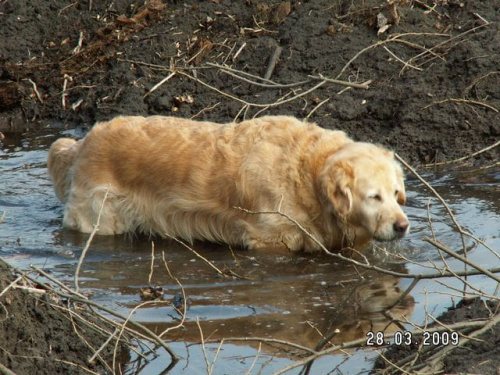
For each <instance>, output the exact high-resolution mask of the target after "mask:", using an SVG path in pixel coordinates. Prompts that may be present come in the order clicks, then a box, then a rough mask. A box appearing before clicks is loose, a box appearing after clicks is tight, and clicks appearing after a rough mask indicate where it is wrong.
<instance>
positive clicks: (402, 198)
mask: <svg viewBox="0 0 500 375" xmlns="http://www.w3.org/2000/svg"><path fill="white" fill-rule="evenodd" d="M394 162H395V163H396V174H397V178H398V185H399V189H398V194H397V196H396V199H397V201H398V203H399V204H400V205H402V206H404V205H405V204H406V191H405V176H404V174H403V169H402V168H401V165H400V164H399V163H398V162H396V161H394Z"/></svg>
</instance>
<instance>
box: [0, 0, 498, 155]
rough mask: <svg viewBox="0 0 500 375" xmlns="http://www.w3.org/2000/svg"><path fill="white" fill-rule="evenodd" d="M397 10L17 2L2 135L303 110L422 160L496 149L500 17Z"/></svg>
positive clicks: (1, 93)
mask: <svg viewBox="0 0 500 375" xmlns="http://www.w3.org/2000/svg"><path fill="white" fill-rule="evenodd" d="M389 3H390V2H389ZM392 3H393V4H394V5H393V6H390V5H388V2H385V1H374V0H372V1H363V2H351V1H340V0H339V1H333V2H332V1H329V0H320V1H301V2H299V1H292V2H286V1H285V2H272V3H268V2H257V1H252V0H248V1H230V0H212V1H204V2H197V1H185V2H176V1H168V2H162V1H160V0H149V1H147V2H146V3H145V4H144V2H142V1H141V2H136V1H130V0H118V1H113V2H92V1H91V2H79V1H77V2H71V1H69V0H55V1H51V2H44V1H24V2H23V1H21V2H16V4H14V3H12V2H2V3H0V20H1V21H2V25H3V26H2V30H0V34H1V37H2V41H3V43H4V44H3V45H4V47H3V48H2V50H1V51H0V64H1V70H0V86H1V87H2V89H0V97H2V100H0V102H2V105H1V108H0V111H3V112H0V131H4V132H6V131H9V130H11V131H12V130H22V129H24V128H25V127H26V126H32V125H33V124H34V123H37V124H39V125H40V126H47V125H52V126H54V124H59V123H61V122H62V123H63V124H64V125H66V126H74V125H75V124H84V125H86V126H90V125H91V124H93V123H94V121H96V120H105V119H109V118H111V117H113V116H115V115H117V114H142V115H147V114H163V115H176V116H183V117H197V118H206V119H210V120H215V121H222V122H227V121H231V120H233V119H242V118H243V117H245V116H246V117H251V116H256V115H264V114H290V115H294V116H297V117H301V118H304V117H307V118H309V119H310V120H312V121H316V122H318V123H319V124H320V125H322V126H324V127H330V128H339V129H343V130H346V131H347V132H348V133H349V134H350V135H351V136H352V137H353V138H355V139H357V140H364V141H375V142H378V143H382V144H385V145H386V146H389V147H392V148H394V149H395V150H396V151H397V152H399V153H400V154H401V155H402V156H404V157H405V158H407V159H408V160H409V161H413V162H414V161H422V162H433V161H440V160H443V159H450V158H454V157H459V156H463V155H466V154H469V153H471V152H473V151H477V150H480V149H482V148H484V147H486V146H489V145H491V144H493V143H494V142H496V141H497V140H498V137H499V136H500V125H499V114H498V107H499V106H500V90H498V87H500V74H499V72H498V56H499V50H500V43H499V29H498V28H499V26H498V21H499V18H500V12H499V5H498V4H497V3H496V2H481V1H467V2H459V1H455V0H454V1H430V0H427V1H414V2H408V1H404V0H399V1H393V2H392ZM273 57H277V59H273ZM266 72H268V75H269V79H263V78H262V77H264V76H265V75H266ZM331 79H338V80H341V81H345V82H348V83H358V84H363V83H367V82H369V85H368V86H369V89H368V90H366V89H362V88H355V87H352V86H344V85H339V84H337V83H335V82H333V81H332V80H331ZM161 82H163V83H162V84H161V85H158V84H159V83H161ZM26 121H27V125H26ZM498 156H499V152H498V148H497V149H496V150H493V151H491V152H489V153H488V154H484V155H483V157H484V158H491V159H493V160H496V159H498Z"/></svg>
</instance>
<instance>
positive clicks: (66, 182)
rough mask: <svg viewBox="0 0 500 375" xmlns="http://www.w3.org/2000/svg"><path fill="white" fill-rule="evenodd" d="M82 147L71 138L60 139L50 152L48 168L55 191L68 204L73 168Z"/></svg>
mask: <svg viewBox="0 0 500 375" xmlns="http://www.w3.org/2000/svg"><path fill="white" fill-rule="evenodd" d="M79 146H80V142H77V141H75V140H73V139H70V138H59V139H58V140H57V141H55V142H54V143H53V144H52V146H51V147H50V150H49V157H48V160H47V168H48V170H49V174H50V178H51V179H52V181H53V183H54V190H55V192H56V195H57V197H58V198H59V199H60V200H61V202H63V203H66V202H67V200H68V194H69V190H70V187H71V179H72V178H71V167H72V166H73V163H74V160H75V156H76V153H77V151H78V148H79Z"/></svg>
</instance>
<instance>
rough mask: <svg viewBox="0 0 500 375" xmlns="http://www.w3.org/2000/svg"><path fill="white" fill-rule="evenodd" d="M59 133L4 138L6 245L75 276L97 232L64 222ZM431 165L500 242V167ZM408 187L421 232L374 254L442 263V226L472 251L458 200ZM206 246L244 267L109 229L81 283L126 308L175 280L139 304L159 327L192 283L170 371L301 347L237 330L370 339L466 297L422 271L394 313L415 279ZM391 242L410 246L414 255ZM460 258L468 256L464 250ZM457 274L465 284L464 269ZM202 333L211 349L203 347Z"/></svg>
mask: <svg viewBox="0 0 500 375" xmlns="http://www.w3.org/2000/svg"><path fill="white" fill-rule="evenodd" d="M68 133H69V134H70V135H71V132H66V134H68ZM55 138H56V137H55V136H54V135H53V133H52V134H50V135H49V134H47V135H40V134H38V135H37V136H33V137H30V136H24V137H22V138H9V136H8V135H7V138H6V139H5V140H4V144H3V146H2V148H1V150H0V216H2V215H3V222H2V224H1V225H0V257H2V258H3V259H5V260H7V261H8V262H10V263H11V264H13V265H15V266H17V267H20V268H28V266H29V264H35V265H37V266H39V267H41V268H44V269H47V270H49V271H50V272H51V273H52V274H53V275H55V276H56V277H57V278H58V279H60V280H62V281H64V282H67V283H69V284H71V283H72V282H73V275H74V271H75V267H76V263H77V260H78V258H79V256H80V254H81V251H82V248H83V246H84V245H85V242H86V240H87V236H86V235H82V234H79V233H75V232H72V231H67V230H64V229H62V228H61V216H62V206H61V204H60V203H59V202H58V201H57V199H56V198H55V196H54V193H53V191H52V187H51V184H50V181H49V178H48V175H47V171H46V156H47V150H48V147H49V145H50V143H51V142H52V141H53V140H54V139H55ZM424 177H425V178H426V179H427V180H428V181H429V182H430V183H431V184H432V185H433V186H434V187H435V188H436V189H437V190H438V192H439V193H440V194H442V196H443V197H444V198H445V199H446V202H447V203H448V204H449V206H450V208H451V209H452V210H453V212H454V214H455V215H456V218H457V220H458V221H459V222H460V224H461V225H462V226H463V227H464V228H465V229H467V230H468V231H470V232H472V233H474V234H475V235H476V236H477V237H479V238H480V239H482V240H484V241H486V242H488V243H489V245H490V246H492V247H493V248H497V249H498V248H500V233H499V229H498V228H500V199H499V198H500V187H499V186H500V168H498V167H497V168H496V169H494V168H490V169H485V170H473V169H472V168H471V169H464V168H463V167H462V168H461V170H457V171H450V170H449V168H448V169H447V170H436V171H427V172H425V176H424ZM407 190H408V197H409V202H410V204H409V205H408V207H407V208H405V210H406V212H407V213H408V215H409V217H410V220H411V222H412V231H411V234H410V235H409V236H408V237H407V238H406V239H404V240H403V241H401V242H399V243H397V244H395V245H392V246H391V247H389V248H386V247H385V246H386V245H383V246H382V245H380V246H376V247H375V248H374V249H371V250H370V251H368V253H367V256H368V257H369V258H370V261H371V262H372V263H373V264H376V265H378V266H381V267H384V268H387V269H390V270H393V271H396V272H399V273H419V272H429V270H428V269H426V268H425V267H423V266H422V265H432V264H433V262H439V261H440V256H439V254H438V253H437V252H436V250H435V249H434V248H433V247H432V246H431V245H429V244H427V243H425V242H423V241H422V240H421V239H422V237H424V236H432V231H431V229H430V228H431V227H432V230H433V231H434V234H435V235H436V237H438V238H439V239H440V240H441V241H442V242H444V243H446V244H447V246H449V247H450V248H453V249H458V250H459V249H461V248H462V244H461V239H460V236H459V235H458V234H457V232H456V230H455V229H454V227H453V223H452V221H451V220H450V218H449V216H448V214H447V212H446V210H445V209H444V208H443V207H442V206H441V205H440V204H439V203H438V202H437V200H436V199H435V198H434V197H432V196H431V195H430V194H429V192H428V191H427V190H426V189H425V187H423V186H422V185H421V184H420V183H419V182H418V181H416V180H415V179H412V178H411V176H409V179H408V181H407ZM152 242H154V251H152ZM467 246H468V248H469V253H468V256H469V258H470V259H472V260H473V261H475V262H477V263H478V264H480V265H484V266H486V267H489V266H491V264H497V263H498V258H497V257H496V256H495V254H492V253H491V252H488V251H486V250H484V248H482V247H478V246H476V245H474V242H473V241H472V240H470V239H467ZM194 248H195V249H196V251H197V252H199V253H200V254H201V255H202V256H203V257H205V258H207V259H209V260H210V262H212V263H213V265H215V266H216V267H217V268H219V269H220V270H223V271H224V272H225V273H227V274H229V273H230V274H231V275H232V277H222V276H221V275H219V274H218V273H217V272H215V271H214V269H213V268H212V267H211V266H209V265H208V264H207V263H206V262H204V261H203V260H202V259H201V258H199V257H198V256H196V255H195V254H194V253H193V252H191V251H189V250H188V249H186V248H185V247H183V246H181V245H180V244H177V243H175V242H171V241H165V240H161V239H149V238H138V237H132V236H129V237H123V236H120V237H100V236H97V237H96V238H95V239H94V241H93V243H92V246H91V249H90V251H89V253H88V254H87V256H86V259H85V263H84V267H83V269H82V272H81V275H80V287H81V288H83V289H84V290H85V291H86V292H87V293H91V295H92V299H94V300H95V301H97V302H99V303H102V304H104V305H106V306H108V307H109V306H111V307H112V308H113V309H115V310H117V311H120V312H122V313H124V314H126V315H127V314H129V313H130V311H131V310H132V309H133V308H134V307H136V306H138V305H139V304H141V303H142V302H143V300H142V299H141V289H143V288H146V287H148V286H149V285H156V286H161V287H163V290H164V295H163V302H161V301H160V302H157V303H151V304H148V305H146V306H145V307H143V308H139V309H138V310H137V311H136V313H135V315H134V319H136V320H137V321H140V322H142V323H144V324H145V325H147V326H148V327H149V328H151V329H153V330H154V331H155V332H158V333H159V332H164V331H165V330H167V329H169V328H170V327H173V326H176V325H178V324H179V322H180V319H181V317H182V316H181V314H180V313H179V310H178V309H176V307H175V306H174V305H175V304H174V303H172V301H174V302H175V301H178V300H179V298H180V296H181V295H182V293H183V292H184V293H185V294H186V297H187V302H186V303H187V305H188V310H187V314H186V321H185V322H183V326H182V327H181V328H179V329H176V330H172V331H171V332H169V333H168V336H167V337H168V339H169V340H171V341H172V347H173V349H174V350H175V351H176V352H177V353H178V354H179V355H180V356H181V357H182V360H181V362H180V363H179V364H177V365H176V366H175V367H174V368H173V369H172V370H171V372H170V373H178V374H192V373H206V371H207V370H206V366H207V363H208V365H210V364H211V363H212V361H213V365H214V368H215V370H214V371H215V373H221V374H222V373H231V374H235V373H245V372H247V371H248V370H249V369H252V372H251V373H258V372H259V371H262V373H272V372H273V371H276V370H279V369H281V368H283V367H285V366H286V365H288V364H290V363H293V361H294V360H296V359H297V358H298V357H297V353H298V351H297V350H294V348H292V347H289V346H286V345H285V346H284V345H280V344H278V343H277V342H275V343H270V344H266V345H264V346H261V345H260V344H259V343H258V342H241V341H231V340H230V338H243V337H247V338H248V337H260V338H265V339H270V340H284V341H289V342H293V343H295V344H299V345H302V346H306V347H309V348H314V347H316V345H318V343H319V342H321V341H322V340H323V339H325V337H327V338H328V339H329V341H330V343H333V344H336V343H341V342H346V341H350V340H353V339H357V338H362V337H365V335H366V333H367V332H368V331H379V330H383V329H386V330H388V331H396V330H400V329H402V328H408V327H402V326H400V325H399V326H398V325H397V324H395V323H391V319H392V318H402V317H406V319H408V320H410V321H412V322H414V323H416V324H421V323H422V322H423V321H424V319H425V312H424V310H425V309H432V310H433V311H434V312H435V313H436V314H438V313H439V312H440V311H443V310H444V309H445V308H446V307H448V306H449V305H450V304H451V301H452V300H453V296H452V295H451V294H448V295H447V296H446V297H445V298H443V295H442V293H443V290H445V289H446V288H445V287H444V286H442V285H441V284H438V283H435V282H434V281H432V280H428V281H422V282H421V283H419V285H418V287H417V288H415V289H414V290H413V291H412V293H411V294H410V295H408V296H407V297H405V298H403V299H402V301H400V303H398V304H397V305H396V306H395V307H394V308H392V309H391V310H390V313H389V314H388V313H386V311H385V310H386V308H387V306H391V305H392V304H393V303H394V302H395V301H396V300H397V299H398V298H399V297H400V296H401V293H402V291H403V290H404V289H405V288H406V287H407V286H408V285H409V284H410V282H411V280H409V279H406V278H403V279H399V278H397V277H394V276H390V275H382V274H380V273H375V272H373V271H369V270H365V269H362V268H359V267H358V268H355V267H353V266H352V265H349V264H346V263H343V262H339V261H337V260H334V259H332V258H329V257H327V256H323V255H314V256H305V255H301V254H298V255H297V254H295V255H294V254H268V253H264V252H255V251H244V250H235V251H233V250H231V249H229V248H228V247H227V246H222V245H214V244H205V243H196V244H195V245H194ZM391 252H396V253H398V254H403V255H404V256H405V258H406V259H407V260H406V261H405V260H402V259H401V258H400V257H397V256H394V255H391ZM152 254H153V256H154V262H152ZM163 257H164V259H165V261H166V264H167V265H168V270H167V267H166V265H165V264H164V262H163ZM449 263H450V265H451V267H453V266H454V265H456V266H457V267H458V266H460V265H459V264H458V263H456V262H455V261H454V260H452V259H451V260H449ZM168 271H170V272H171V273H172V275H173V276H174V277H175V278H177V279H178V281H179V282H176V281H175V280H174V279H172V277H170V276H169V272H168ZM150 278H151V280H149V279H150ZM476 279H477V283H478V285H479V286H480V287H481V288H482V289H484V290H486V291H491V292H493V290H494V288H495V285H494V283H493V282H492V281H490V280H487V279H485V278H476ZM448 283H449V284H450V285H454V284H453V280H448ZM431 291H434V292H435V294H432V293H430V292H431ZM457 298H458V297H457ZM181 305H182V303H181V304H180V305H179V306H181ZM198 321H199V324H198ZM200 328H201V331H202V332H200ZM336 330H338V332H337V333H335V332H336ZM332 333H335V334H332ZM202 334H203V337H204V339H205V340H206V341H207V343H206V345H205V347H202V346H201V345H199V343H200V337H201V336H200V335H202ZM222 339H224V340H225V343H224V345H223V347H222V349H220V348H219V343H218V342H215V341H217V340H222ZM203 349H205V351H204V350H203ZM219 349H220V350H219ZM375 355H376V353H374V352H372V351H370V350H350V351H347V352H344V353H340V354H335V355H330V356H327V357H324V358H322V359H320V360H318V361H317V363H315V367H314V368H315V371H318V372H325V373H326V372H329V371H333V370H334V369H335V368H336V367H337V366H338V369H339V370H341V371H342V373H351V374H357V373H359V372H361V371H363V370H368V369H370V368H371V365H372V363H371V361H370V359H371V358H373V357H374V356H375ZM145 359H148V360H149V361H145ZM166 364H168V357H167V356H166V355H162V354H161V353H160V354H159V355H158V356H157V355H156V354H155V355H154V354H152V353H143V354H142V356H135V357H134V359H133V361H132V363H131V364H130V367H129V372H130V373H139V372H140V373H142V374H146V373H147V374H155V373H158V374H159V373H162V371H164V370H165V368H166V366H167V365H166ZM297 372H298V371H296V373H297Z"/></svg>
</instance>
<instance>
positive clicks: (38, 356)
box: [0, 260, 128, 375]
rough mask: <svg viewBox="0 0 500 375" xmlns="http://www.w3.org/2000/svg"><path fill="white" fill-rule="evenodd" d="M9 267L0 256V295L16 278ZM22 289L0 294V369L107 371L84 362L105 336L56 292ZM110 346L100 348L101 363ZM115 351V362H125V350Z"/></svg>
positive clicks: (108, 358) (24, 371)
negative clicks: (76, 314)
mask: <svg viewBox="0 0 500 375" xmlns="http://www.w3.org/2000/svg"><path fill="white" fill-rule="evenodd" d="M11 271H12V270H11V269H10V267H9V266H8V265H7V264H6V263H4V262H3V261H2V260H0V293H2V292H3V291H4V289H5V288H6V287H7V286H9V285H10V283H11V282H12V281H14V279H15V278H16V277H14V275H13V274H12V273H11ZM21 284H22V283H21ZM16 285H19V283H16ZM26 287H29V288H31V289H30V291H26V290H25V289H18V288H10V289H8V290H7V292H6V293H3V295H2V296H1V297H0V373H1V374H10V373H9V372H7V371H6V369H10V370H11V371H13V372H14V373H15V374H19V375H20V374H42V375H43V374H47V375H49V374H50V375H52V374H82V375H83V374H89V373H90V372H91V371H94V372H97V373H101V374H104V373H106V372H107V371H108V370H107V369H106V367H104V365H103V364H102V362H101V361H99V360H95V361H93V362H92V363H89V361H88V360H89V359H90V358H91V357H92V356H93V355H94V353H95V351H96V350H97V349H99V348H100V346H101V345H102V344H103V343H104V342H105V341H106V339H107V337H106V336H105V335H101V334H99V333H96V331H94V330H92V329H90V328H89V327H86V326H83V325H82V324H80V323H79V321H78V320H77V319H75V318H74V317H72V316H71V315H70V314H69V313H67V312H65V310H64V308H65V306H64V303H63V301H61V300H60V299H59V298H57V296H55V295H52V294H50V293H46V292H44V290H43V289H40V288H37V287H36V286H35V285H33V284H26ZM66 308H67V307H66ZM81 313H82V312H81ZM87 318H88V317H87ZM90 319H91V320H90V321H92V323H93V324H97V325H99V324H100V323H99V320H95V319H92V318H90ZM111 332H112V331H111ZM89 345H92V347H93V348H90V347H89ZM113 349H114V345H108V346H107V347H106V348H105V349H104V350H103V351H102V352H101V357H102V361H105V362H106V363H111V362H112V355H113ZM118 352H119V353H118V363H120V362H124V360H126V358H128V354H127V353H125V352H124V351H123V349H121V348H120V347H119V350H118ZM119 366H121V365H119Z"/></svg>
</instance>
